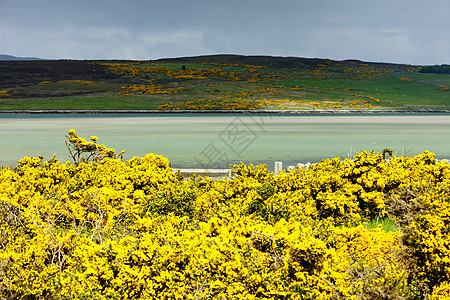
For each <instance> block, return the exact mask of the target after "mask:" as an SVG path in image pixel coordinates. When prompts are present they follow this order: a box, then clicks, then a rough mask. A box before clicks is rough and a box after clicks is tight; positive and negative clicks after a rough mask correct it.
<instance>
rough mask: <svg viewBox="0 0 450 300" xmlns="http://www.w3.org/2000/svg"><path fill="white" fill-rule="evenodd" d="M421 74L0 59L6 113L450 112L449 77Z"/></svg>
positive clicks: (303, 61)
mask: <svg viewBox="0 0 450 300" xmlns="http://www.w3.org/2000/svg"><path fill="white" fill-rule="evenodd" d="M421 69H422V67H421V66H412V65H403V64H402V65H400V64H388V63H380V62H378V63H374V62H362V61H358V60H346V61H334V60H328V59H315V58H297V57H270V56H241V55H211V56H197V57H183V58H165V59H159V60H154V61H111V60H108V61H81V60H36V61H34V60H21V61H0V111H11V110H19V111H20V110H161V111H164V110H169V111H171V110H202V111H203V110H214V111H216V110H221V111H223V110H267V109H270V110H284V111H313V110H316V111H317V110H320V111H323V110H326V111H328V110H332V111H349V110H350V111H368V110H370V111H384V110H390V111H391V110H397V111H411V110H412V111H416V110H420V111H423V110H427V111H429V110H432V111H448V110H449V109H450V96H449V95H450V92H449V91H448V89H449V87H450V75H448V74H429V73H419V71H420V70H421Z"/></svg>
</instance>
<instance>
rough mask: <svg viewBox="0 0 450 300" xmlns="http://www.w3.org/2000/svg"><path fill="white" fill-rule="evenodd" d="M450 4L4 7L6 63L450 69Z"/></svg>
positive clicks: (362, 1)
mask: <svg viewBox="0 0 450 300" xmlns="http://www.w3.org/2000/svg"><path fill="white" fill-rule="evenodd" d="M449 15H450V0H158V1H153V0H120V1H119V0H0V54H9V55H14V56H21V57H26V56H34V57H41V58H52V59H59V58H70V59H101V58H107V59H112V58H117V59H158V58H166V57H182V56H197V55H204V54H242V55H273V56H296V57H318V58H329V59H336V60H343V59H350V58H352V59H360V60H365V61H374V62H395V63H407V64H416V65H426V64H450V17H449Z"/></svg>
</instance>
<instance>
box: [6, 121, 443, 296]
mask: <svg viewBox="0 0 450 300" xmlns="http://www.w3.org/2000/svg"><path fill="white" fill-rule="evenodd" d="M68 139H69V143H68V147H69V149H70V151H72V152H71V153H72V156H73V158H74V163H73V164H72V163H69V162H67V163H61V162H60V161H59V160H57V159H56V155H55V156H54V157H53V158H52V159H50V160H48V161H44V160H43V157H42V156H40V157H33V158H30V157H25V158H23V159H21V160H19V162H18V166H17V167H16V168H14V169H13V170H11V169H9V168H8V167H6V168H1V169H0V247H1V248H2V251H1V252H0V291H1V294H2V295H4V296H5V297H6V298H8V297H9V298H15V299H28V298H48V299H53V298H62V299H86V298H89V299H93V298H95V299H119V298H120V299H161V298H166V299H195V298H206V299H220V298H223V299H263V298H264V299H382V298H389V299H406V298H410V299H419V298H425V297H428V298H431V299H446V298H448V297H449V296H450V288H449V282H448V278H449V276H450V260H449V259H448V258H449V257H450V252H449V247H448V240H449V239H450V236H449V235H450V231H449V230H448V220H449V219H450V206H449V204H448V203H449V201H448V197H449V196H448V191H449V189H450V174H449V165H448V164H447V162H442V161H437V160H436V159H435V157H434V154H433V153H430V152H424V153H422V154H420V155H418V156H415V157H396V156H392V157H390V158H389V159H386V157H383V155H382V154H380V153H374V152H366V151H363V152H361V153H358V154H357V155H356V156H355V157H354V158H353V159H348V158H347V159H344V160H341V159H340V158H333V159H325V160H323V161H321V162H319V163H316V164H313V165H311V166H310V167H309V168H307V169H304V168H302V169H301V168H297V169H294V170H291V171H289V172H285V171H282V172H280V173H279V174H278V175H277V176H274V174H273V173H271V172H269V171H268V170H267V168H266V167H265V166H264V165H259V166H253V165H251V164H250V165H248V166H247V165H244V164H240V165H235V166H233V171H232V176H231V177H230V178H224V179H219V180H212V179H210V178H207V177H201V176H195V177H193V178H191V179H189V180H184V179H183V178H180V177H179V176H178V175H177V174H176V173H174V172H173V170H172V169H171V168H170V164H169V161H168V160H167V159H166V158H164V157H162V156H160V155H155V154H147V155H146V156H144V157H134V158H132V159H130V160H127V161H123V160H121V159H117V158H115V157H114V153H115V151H114V149H109V148H107V147H106V146H104V145H99V144H96V143H95V142H96V140H97V138H96V137H95V136H93V137H91V140H92V141H86V140H84V139H83V138H81V137H79V136H78V135H77V134H76V132H75V130H73V129H71V130H70V131H69V134H68ZM92 153H95V155H93V156H92V155H91V154H92ZM98 154H107V155H105V156H103V157H102V158H100V157H98V158H96V159H94V157H95V156H96V155H98ZM82 158H84V159H82ZM382 218H391V219H393V220H395V221H396V224H397V226H398V228H399V230H394V231H388V232H386V231H384V230H383V229H382V227H380V226H379V227H376V228H374V229H368V228H367V226H365V224H366V221H368V220H371V219H372V220H373V219H375V220H378V219H382Z"/></svg>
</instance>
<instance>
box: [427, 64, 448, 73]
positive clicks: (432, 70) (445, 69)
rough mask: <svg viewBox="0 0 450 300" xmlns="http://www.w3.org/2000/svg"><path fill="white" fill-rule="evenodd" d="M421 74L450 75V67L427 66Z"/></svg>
mask: <svg viewBox="0 0 450 300" xmlns="http://www.w3.org/2000/svg"><path fill="white" fill-rule="evenodd" d="M419 73H434V74H450V65H435V66H425V67H423V68H422V69H420V71H419Z"/></svg>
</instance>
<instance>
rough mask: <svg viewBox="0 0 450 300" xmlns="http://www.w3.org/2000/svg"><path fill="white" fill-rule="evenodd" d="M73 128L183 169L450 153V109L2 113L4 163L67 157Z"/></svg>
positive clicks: (0, 131) (131, 153) (0, 140)
mask: <svg viewBox="0 0 450 300" xmlns="http://www.w3.org/2000/svg"><path fill="white" fill-rule="evenodd" d="M71 128H74V129H75V130H76V131H77V133H78V134H79V135H80V136H82V137H84V138H86V139H89V136H91V135H96V136H98V137H99V141H98V142H99V143H102V144H105V145H106V146H108V147H112V148H115V149H116V151H117V152H119V151H121V150H127V152H126V155H125V158H126V159H128V158H131V157H132V156H143V155H145V154H146V153H156V154H161V155H164V156H166V157H167V158H169V160H170V161H171V162H172V166H173V167H180V168H181V167H206V166H208V167H225V165H226V164H229V163H235V162H240V161H243V162H245V163H248V162H253V163H254V164H259V163H266V164H267V165H268V167H269V168H272V166H273V162H274V161H282V162H283V163H284V165H285V166H286V165H289V164H297V163H298V162H303V163H305V162H308V161H310V162H316V161H320V160H321V159H323V158H327V157H335V156H339V157H342V158H343V157H353V156H354V155H355V154H356V152H359V151H361V150H375V151H378V152H381V151H382V150H383V149H384V148H392V149H394V153H395V154H396V155H404V154H405V151H406V152H407V155H409V156H412V155H416V154H419V153H422V152H423V151H424V150H428V151H432V152H434V153H435V154H436V156H437V158H450V138H449V133H450V116H447V115H413V116H410V115H408V116H405V115H402V116H396V115H370V116H360V115H319V116H318V115H295V116H285V115H282V116H280V115H277V116H248V115H238V116H237V115H193V114H185V115H126V116H123V115H58V116H53V115H51V116H50V115H15V116H11V115H0V165H10V166H12V165H14V164H15V162H16V161H17V160H18V159H20V158H23V157H24V156H38V155H40V154H42V155H44V157H45V159H49V158H51V157H52V155H53V153H57V155H58V157H59V159H60V160H62V161H66V160H68V159H69V156H68V154H67V150H66V148H65V145H64V141H65V135H66V134H67V132H68V131H69V129H71Z"/></svg>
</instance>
